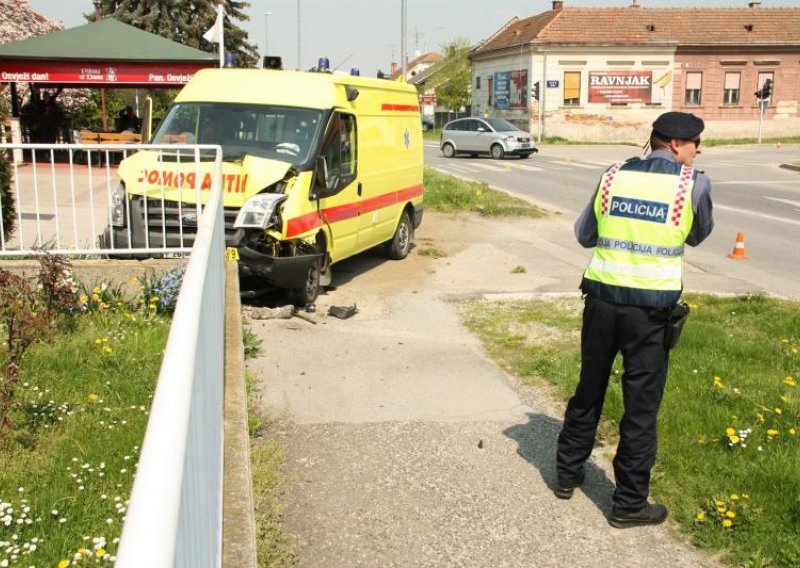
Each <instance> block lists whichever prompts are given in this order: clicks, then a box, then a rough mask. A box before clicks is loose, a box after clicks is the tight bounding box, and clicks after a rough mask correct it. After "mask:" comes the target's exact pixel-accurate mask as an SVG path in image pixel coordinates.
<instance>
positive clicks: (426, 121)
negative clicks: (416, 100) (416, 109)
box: [422, 116, 436, 132]
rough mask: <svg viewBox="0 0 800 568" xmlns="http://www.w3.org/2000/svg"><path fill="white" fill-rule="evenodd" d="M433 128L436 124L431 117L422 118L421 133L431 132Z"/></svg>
mask: <svg viewBox="0 0 800 568" xmlns="http://www.w3.org/2000/svg"><path fill="white" fill-rule="evenodd" d="M434 128H436V122H434V120H433V117H430V116H423V117H422V131H423V132H427V131H428V130H433V129H434Z"/></svg>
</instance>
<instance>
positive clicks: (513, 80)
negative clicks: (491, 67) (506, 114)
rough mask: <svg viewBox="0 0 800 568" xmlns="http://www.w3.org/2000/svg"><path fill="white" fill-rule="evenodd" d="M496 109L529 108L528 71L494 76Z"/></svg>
mask: <svg viewBox="0 0 800 568" xmlns="http://www.w3.org/2000/svg"><path fill="white" fill-rule="evenodd" d="M494 108H496V109H498V110H509V109H511V110H518V109H523V110H524V109H526V108H528V70H527V69H523V70H521V71H503V72H502V73H495V74H494Z"/></svg>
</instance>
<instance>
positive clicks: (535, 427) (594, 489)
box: [503, 412, 614, 515]
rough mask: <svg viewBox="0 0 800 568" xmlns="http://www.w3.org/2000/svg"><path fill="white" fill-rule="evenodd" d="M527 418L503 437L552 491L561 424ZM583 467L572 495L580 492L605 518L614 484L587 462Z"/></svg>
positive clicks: (536, 416) (533, 416)
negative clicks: (579, 484) (583, 475)
mask: <svg viewBox="0 0 800 568" xmlns="http://www.w3.org/2000/svg"><path fill="white" fill-rule="evenodd" d="M527 416H528V422H527V423H526V424H517V425H515V426H512V427H511V428H507V429H506V430H504V431H503V433H504V434H505V435H506V436H508V437H509V438H511V439H512V440H514V441H515V442H516V443H517V444H518V447H517V453H518V454H519V455H520V456H522V457H523V458H525V461H527V462H528V463H529V464H531V465H532V466H533V467H535V468H536V469H538V470H539V474H540V475H541V476H542V479H543V480H544V482H545V483H546V484H547V486H548V487H549V488H550V489H551V490H553V489H555V486H556V440H557V439H558V433H559V432H560V431H561V423H562V422H561V420H557V419H555V418H552V417H550V416H546V415H544V414H534V413H532V412H528V413H527ZM585 467H586V479H585V481H584V483H583V486H582V487H581V488H580V489H577V490H576V491H583V493H584V494H585V495H586V496H587V497H588V498H589V499H590V500H591V501H592V502H593V503H594V504H595V505H597V508H598V509H600V510H601V511H602V512H603V513H604V514H606V515H608V514H609V513H610V512H611V496H612V495H613V493H614V483H613V482H612V481H611V480H610V479H608V477H607V476H606V472H605V471H603V470H602V469H600V468H599V467H597V466H596V465H594V463H593V462H592V460H591V459H590V460H589V461H587V462H586V466H585Z"/></svg>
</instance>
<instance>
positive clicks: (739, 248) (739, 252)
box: [728, 233, 750, 260]
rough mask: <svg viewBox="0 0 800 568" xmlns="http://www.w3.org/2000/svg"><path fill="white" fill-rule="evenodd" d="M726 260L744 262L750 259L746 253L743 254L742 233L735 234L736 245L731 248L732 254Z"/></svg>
mask: <svg viewBox="0 0 800 568" xmlns="http://www.w3.org/2000/svg"><path fill="white" fill-rule="evenodd" d="M728 258H732V259H733V260H745V259H748V258H750V257H749V256H747V253H746V252H744V233H737V234H736V245H735V246H734V247H733V252H732V253H731V254H729V255H728Z"/></svg>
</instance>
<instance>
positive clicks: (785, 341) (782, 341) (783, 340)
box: [781, 337, 789, 343]
mask: <svg viewBox="0 0 800 568" xmlns="http://www.w3.org/2000/svg"><path fill="white" fill-rule="evenodd" d="M781 343H789V340H788V339H786V338H785V337H784V338H783V339H781Z"/></svg>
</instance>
